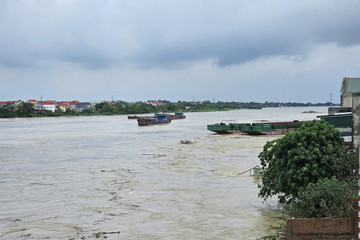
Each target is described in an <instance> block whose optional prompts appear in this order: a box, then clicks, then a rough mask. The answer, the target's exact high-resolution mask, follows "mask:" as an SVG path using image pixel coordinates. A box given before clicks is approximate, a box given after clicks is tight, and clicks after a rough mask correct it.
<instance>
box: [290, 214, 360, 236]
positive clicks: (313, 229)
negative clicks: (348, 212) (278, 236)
mask: <svg viewBox="0 0 360 240" xmlns="http://www.w3.org/2000/svg"><path fill="white" fill-rule="evenodd" d="M286 228H287V232H286V239H287V240H310V239H324V240H325V239H337V240H343V239H344V240H345V239H356V238H357V218H356V217H355V214H354V216H353V217H349V218H290V219H288V220H287V222H286Z"/></svg>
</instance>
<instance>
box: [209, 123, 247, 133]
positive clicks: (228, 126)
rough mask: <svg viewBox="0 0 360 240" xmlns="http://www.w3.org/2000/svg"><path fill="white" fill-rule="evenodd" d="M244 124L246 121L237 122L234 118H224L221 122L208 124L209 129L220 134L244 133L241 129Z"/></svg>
mask: <svg viewBox="0 0 360 240" xmlns="http://www.w3.org/2000/svg"><path fill="white" fill-rule="evenodd" d="M244 124H246V123H236V121H234V120H223V121H221V122H220V123H216V124H211V125H207V129H208V130H209V131H212V132H216V133H219V134H228V133H244V132H242V130H241V129H242V125H244Z"/></svg>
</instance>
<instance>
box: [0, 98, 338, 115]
mask: <svg viewBox="0 0 360 240" xmlns="http://www.w3.org/2000/svg"><path fill="white" fill-rule="evenodd" d="M156 102H160V103H163V104H162V105H153V104H149V103H148V102H136V103H128V102H125V101H112V102H101V103H97V104H95V105H94V106H93V107H92V108H87V109H83V110H82V111H81V112H79V111H72V110H70V109H67V110H66V111H65V112H63V111H62V110H61V109H60V108H57V110H56V111H55V112H52V111H44V110H41V111H38V110H35V109H34V106H33V105H32V104H31V103H29V102H22V103H21V104H19V105H18V106H14V105H5V106H2V107H0V118H15V117H46V116H49V117H54V116H90V115H119V114H144V113H156V112H209V111H227V110H233V109H262V108H266V107H281V106H286V107H298V106H330V105H331V103H318V104H312V103H291V102H288V103H280V102H265V103H259V102H221V101H218V102H211V101H202V102H200V101H199V102H189V101H178V102H176V103H172V102H169V101H167V100H157V101H156Z"/></svg>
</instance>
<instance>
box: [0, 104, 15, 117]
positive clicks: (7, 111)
mask: <svg viewBox="0 0 360 240" xmlns="http://www.w3.org/2000/svg"><path fill="white" fill-rule="evenodd" d="M14 109H15V108H14V107H13V106H9V105H6V106H4V107H0V118H14V117H16V115H15V111H14Z"/></svg>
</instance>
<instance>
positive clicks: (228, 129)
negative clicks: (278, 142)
mask: <svg viewBox="0 0 360 240" xmlns="http://www.w3.org/2000/svg"><path fill="white" fill-rule="evenodd" d="M303 122H305V121H298V120H294V121H288V122H269V121H259V122H254V123H235V122H221V123H218V124H212V125H207V129H208V130H209V131H212V132H216V133H219V134H227V133H243V134H248V135H282V134H286V133H288V132H294V131H296V130H297V129H298V128H299V127H300V126H301V124H302V123H303Z"/></svg>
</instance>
